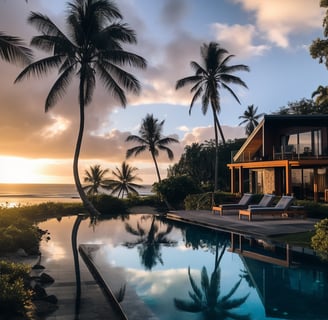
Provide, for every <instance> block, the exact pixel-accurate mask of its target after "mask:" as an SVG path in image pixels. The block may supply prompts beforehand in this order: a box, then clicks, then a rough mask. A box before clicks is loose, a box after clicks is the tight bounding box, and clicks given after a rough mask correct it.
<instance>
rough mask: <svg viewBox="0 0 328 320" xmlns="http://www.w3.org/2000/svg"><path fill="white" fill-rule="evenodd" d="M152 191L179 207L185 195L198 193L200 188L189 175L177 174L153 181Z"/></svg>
mask: <svg viewBox="0 0 328 320" xmlns="http://www.w3.org/2000/svg"><path fill="white" fill-rule="evenodd" d="M154 191H155V192H156V193H158V194H160V195H162V196H163V197H164V198H165V199H166V200H167V201H168V202H169V203H170V204H171V205H172V206H173V207H175V208H180V207H182V206H183V200H184V199H185V197H186V196H187V195H189V194H193V193H198V192H199V191H200V189H199V187H198V186H197V184H196V183H195V182H194V181H193V180H192V179H191V178H190V177H188V176H177V177H169V178H167V179H164V180H162V181H161V182H158V183H155V184H154Z"/></svg>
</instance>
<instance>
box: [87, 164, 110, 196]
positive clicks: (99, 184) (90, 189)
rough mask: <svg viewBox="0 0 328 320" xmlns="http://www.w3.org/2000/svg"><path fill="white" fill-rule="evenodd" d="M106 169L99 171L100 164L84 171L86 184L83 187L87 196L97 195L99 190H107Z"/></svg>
mask: <svg viewBox="0 0 328 320" xmlns="http://www.w3.org/2000/svg"><path fill="white" fill-rule="evenodd" d="M108 172H109V170H108V169H101V166H100V164H96V165H94V166H90V170H85V177H84V182H86V183H88V184H87V185H85V186H84V187H83V189H84V190H86V191H87V194H88V195H95V194H97V193H99V189H101V188H102V189H108V180H109V179H108V178H106V174H107V173H108Z"/></svg>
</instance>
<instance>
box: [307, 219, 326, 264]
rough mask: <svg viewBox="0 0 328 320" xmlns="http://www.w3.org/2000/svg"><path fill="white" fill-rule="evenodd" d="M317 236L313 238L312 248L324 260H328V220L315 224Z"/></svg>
mask: <svg viewBox="0 0 328 320" xmlns="http://www.w3.org/2000/svg"><path fill="white" fill-rule="evenodd" d="M314 227H315V235H314V236H313V237H312V238H311V246H312V248H313V249H314V250H315V251H316V252H317V253H318V254H319V255H320V257H321V258H322V259H323V260H328V218H326V219H323V220H321V221H320V222H318V223H316V224H315V226H314Z"/></svg>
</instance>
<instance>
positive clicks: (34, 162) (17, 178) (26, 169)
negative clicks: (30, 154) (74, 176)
mask: <svg viewBox="0 0 328 320" xmlns="http://www.w3.org/2000/svg"><path fill="white" fill-rule="evenodd" d="M49 164H51V160H48V159H27V158H20V157H9V156H8V157H5V156H2V157H0V183H71V181H70V180H67V181H65V179H64V178H63V177H62V176H59V175H56V173H55V172H54V173H52V175H51V176H50V175H47V174H45V169H46V167H47V166H48V165H49Z"/></svg>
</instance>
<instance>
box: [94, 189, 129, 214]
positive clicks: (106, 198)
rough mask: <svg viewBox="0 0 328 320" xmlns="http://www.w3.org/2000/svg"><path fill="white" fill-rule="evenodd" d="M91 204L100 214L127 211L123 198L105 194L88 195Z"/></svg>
mask: <svg viewBox="0 0 328 320" xmlns="http://www.w3.org/2000/svg"><path fill="white" fill-rule="evenodd" d="M89 199H90V201H91V202H92V204H93V205H94V206H95V208H96V209H97V210H98V211H99V212H100V213H101V214H104V215H106V214H110V215H111V214H124V213H126V212H127V207H126V204H125V202H124V201H123V200H121V199H119V198H116V197H113V196H110V195H107V194H98V195H93V196H90V197H89Z"/></svg>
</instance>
